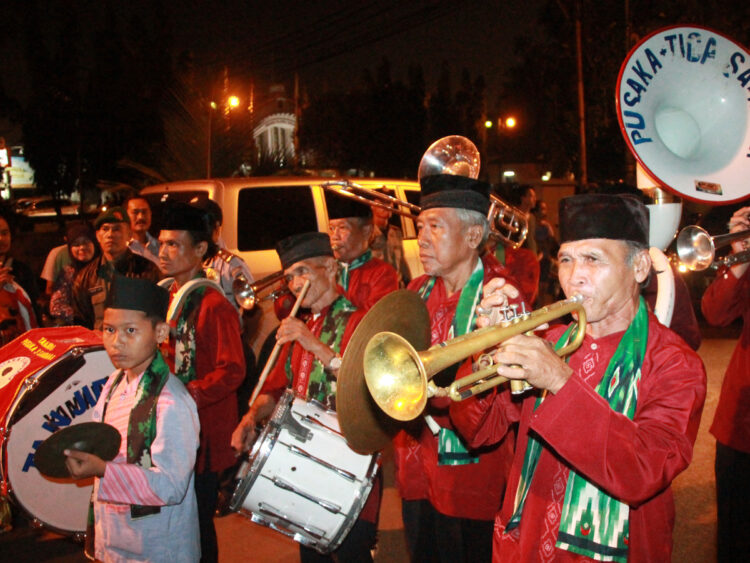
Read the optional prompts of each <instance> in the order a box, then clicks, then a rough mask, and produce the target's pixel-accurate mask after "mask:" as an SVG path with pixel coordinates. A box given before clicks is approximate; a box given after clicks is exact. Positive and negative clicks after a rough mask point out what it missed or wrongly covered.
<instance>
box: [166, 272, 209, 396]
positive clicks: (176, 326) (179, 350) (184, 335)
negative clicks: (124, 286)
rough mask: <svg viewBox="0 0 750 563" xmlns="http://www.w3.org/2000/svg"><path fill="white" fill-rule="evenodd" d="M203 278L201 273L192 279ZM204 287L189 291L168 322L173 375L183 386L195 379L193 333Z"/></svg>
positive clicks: (204, 290) (204, 291)
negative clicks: (172, 344) (178, 309)
mask: <svg viewBox="0 0 750 563" xmlns="http://www.w3.org/2000/svg"><path fill="white" fill-rule="evenodd" d="M203 277H205V276H204V275H203V273H202V272H201V273H200V274H199V275H197V276H196V277H195V278H194V279H197V278H203ZM205 294H206V286H200V287H197V288H196V289H194V290H193V291H191V292H190V293H189V294H188V296H187V298H186V299H185V304H184V305H183V306H182V309H181V310H180V311H179V313H178V315H177V317H176V318H175V319H173V320H171V321H170V323H169V324H170V327H169V328H170V339H172V338H174V374H175V375H176V376H177V378H178V379H179V380H180V381H182V382H183V383H184V384H185V385H187V384H188V383H189V382H191V381H193V380H194V379H196V377H197V376H198V375H197V372H196V367H195V351H196V342H195V331H196V325H197V324H198V314H199V313H200V310H201V303H202V302H203V297H204V296H205Z"/></svg>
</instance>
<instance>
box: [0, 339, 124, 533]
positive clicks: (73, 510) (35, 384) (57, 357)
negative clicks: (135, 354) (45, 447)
mask: <svg viewBox="0 0 750 563" xmlns="http://www.w3.org/2000/svg"><path fill="white" fill-rule="evenodd" d="M113 370H114V367H113V366H112V362H110V360H109V357H108V356H107V353H106V352H105V350H104V348H103V346H102V343H101V337H100V336H99V334H98V333H95V332H93V331H90V330H88V329H85V328H81V327H61V328H40V329H34V330H30V331H28V332H26V333H25V334H23V335H21V336H20V337H18V338H16V339H15V340H14V341H13V342H11V343H9V344H8V345H6V346H4V347H3V348H2V349H0V485H1V486H2V490H1V491H0V492H1V493H2V494H3V496H7V497H8V498H10V499H11V500H12V501H13V502H14V503H15V504H16V505H17V506H19V507H20V508H21V509H23V510H24V511H25V512H26V513H28V514H29V515H30V516H31V517H32V518H33V521H34V522H35V523H36V524H39V525H43V526H45V527H47V528H50V529H52V530H54V531H57V532H62V533H68V534H74V533H78V532H81V533H82V532H85V530H86V519H87V516H88V505H89V501H90V498H91V489H92V486H93V479H88V480H85V481H75V480H73V479H50V478H47V477H44V476H43V475H42V474H41V473H39V471H38V470H37V469H36V467H35V466H34V452H35V451H36V448H37V447H38V446H39V444H41V443H42V441H44V440H45V439H46V438H48V437H49V436H50V435H51V434H52V433H53V432H55V431H56V430H58V429H60V428H64V427H66V426H69V425H71V424H78V423H81V422H89V421H90V420H91V415H92V412H93V407H94V405H95V404H96V401H97V399H98V398H99V395H100V393H101V390H102V387H104V384H105V383H106V381H107V377H109V374H110V373H112V371H113Z"/></svg>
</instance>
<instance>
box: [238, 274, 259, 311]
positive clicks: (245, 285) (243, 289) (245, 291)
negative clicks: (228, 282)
mask: <svg viewBox="0 0 750 563" xmlns="http://www.w3.org/2000/svg"><path fill="white" fill-rule="evenodd" d="M232 293H233V294H234V298H235V300H236V301H237V304H238V305H239V306H240V307H242V308H243V309H245V310H246V311H249V310H250V309H252V308H253V307H255V305H256V304H257V303H258V299H257V296H256V295H255V289H254V288H253V286H252V285H251V284H250V282H249V281H247V278H246V277H245V276H244V275H242V274H240V275H238V276H237V277H236V278H235V279H234V281H233V282H232Z"/></svg>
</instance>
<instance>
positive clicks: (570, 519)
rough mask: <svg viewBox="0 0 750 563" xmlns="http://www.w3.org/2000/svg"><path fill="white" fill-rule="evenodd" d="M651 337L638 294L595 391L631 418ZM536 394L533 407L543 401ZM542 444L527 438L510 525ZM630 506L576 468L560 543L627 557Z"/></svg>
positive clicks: (591, 553) (600, 556) (597, 554)
mask: <svg viewBox="0 0 750 563" xmlns="http://www.w3.org/2000/svg"><path fill="white" fill-rule="evenodd" d="M574 329H575V325H571V327H569V328H568V330H567V331H565V334H563V335H562V337H561V338H560V340H559V341H558V342H557V344H556V345H555V349H559V348H561V347H562V346H564V345H565V344H567V343H568V341H569V340H570V338H571V335H572V334H573V333H574V332H573V331H574ZM647 342H648V309H647V308H646V303H645V301H644V300H643V298H642V297H641V298H640V303H639V306H638V312H637V313H636V315H635V318H634V319H633V321H632V322H631V323H630V326H629V327H628V329H627V330H626V331H625V334H624V335H623V337H622V340H620V343H619V345H618V346H617V350H615V353H614V355H613V356H612V359H611V360H610V362H609V365H608V366H607V370H606V372H605V373H604V376H603V377H602V379H601V381H600V382H599V384H598V385H597V386H596V392H597V393H599V395H601V396H602V397H604V398H605V399H606V400H607V401H608V402H609V405H610V407H612V410H613V411H615V412H619V413H622V414H624V415H625V416H627V417H628V418H630V419H631V420H632V418H633V416H634V415H635V408H636V402H637V399H638V384H639V382H640V380H641V366H642V365H643V359H644V357H645V354H646V344H647ZM542 399H543V397H542V396H540V397H539V398H537V401H536V404H535V405H534V409H536V408H537V407H538V406H539V405H540V404H541V402H542ZM541 450H542V444H541V442H540V441H539V440H538V439H537V438H536V437H535V436H533V435H531V436H530V437H529V442H528V445H527V447H526V455H525V456H524V462H523V466H522V468H521V478H520V480H519V482H518V489H517V493H516V508H515V512H514V513H513V516H512V517H511V519H510V521H509V522H508V525H507V526H506V530H512V529H513V528H516V527H517V526H518V525H519V524H520V521H521V517H522V513H523V506H524V502H525V501H526V496H527V494H528V492H529V488H530V485H531V481H532V479H533V477H534V470H535V469H536V465H537V463H538V461H539V456H540V454H541ZM629 517H630V507H629V506H628V505H627V504H625V503H623V502H621V501H618V500H617V499H615V498H613V497H611V496H610V495H608V494H607V493H606V492H604V491H603V490H602V489H600V488H599V487H597V486H596V485H594V484H593V483H591V482H590V481H588V480H587V479H585V478H584V477H583V476H581V475H579V474H578V473H576V472H575V471H573V470H572V469H571V470H570V473H569V475H568V484H567V487H566V489H565V499H564V500H563V507H562V514H561V517H560V529H559V531H558V537H557V543H556V547H558V548H560V549H564V550H567V551H571V552H573V553H578V554H580V555H584V556H586V557H590V558H592V559H595V560H597V561H617V562H621V563H625V562H626V561H627V559H628V542H629V540H630V538H629V528H628V524H629Z"/></svg>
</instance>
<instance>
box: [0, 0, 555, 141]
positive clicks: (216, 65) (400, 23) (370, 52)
mask: <svg viewBox="0 0 750 563" xmlns="http://www.w3.org/2000/svg"><path fill="white" fill-rule="evenodd" d="M53 4H56V3H55V2H53V3H49V4H48V3H45V2H42V3H40V5H41V6H44V7H49V6H52V5H53ZM103 4H104V3H102V2H100V1H99V0H73V1H72V2H69V3H66V4H63V5H72V6H74V9H75V10H76V11H77V13H78V14H79V16H80V19H81V22H82V25H83V27H84V28H86V29H87V31H91V30H98V29H103V28H104V26H105V24H104V20H103V14H104V10H103ZM11 5H12V6H13V8H15V9H11V11H10V17H9V19H8V21H7V22H6V24H5V26H4V27H5V29H6V31H7V33H6V34H5V35H4V36H3V38H2V39H1V40H0V41H1V42H0V48H2V50H3V53H4V55H3V58H4V59H6V60H7V61H9V62H8V64H4V65H3V67H4V68H5V71H4V73H3V77H2V81H3V86H4V88H5V92H6V94H7V95H8V96H10V97H14V98H16V99H19V100H21V102H22V103H23V102H24V101H25V99H26V98H27V97H28V94H29V86H28V83H27V80H26V76H25V67H24V61H23V56H22V51H21V49H20V45H21V43H22V41H21V33H22V31H21V25H20V24H21V21H22V20H21V17H22V10H23V5H24V2H22V1H19V2H15V1H14V2H11ZM111 5H112V7H113V9H114V10H115V12H116V13H117V15H118V25H119V26H120V28H121V29H122V30H123V33H124V34H125V35H126V36H127V35H128V33H132V32H131V31H128V29H129V24H128V23H127V22H128V21H129V20H130V19H131V17H132V15H133V14H134V13H135V14H138V13H146V11H151V10H152V8H153V3H152V2H150V1H148V0H132V1H130V2H112V3H111ZM165 5H166V6H167V10H168V17H167V21H166V22H164V25H165V26H166V28H167V29H170V30H171V32H172V35H173V38H174V50H175V53H174V54H175V55H176V54H177V53H179V52H180V51H182V50H185V49H187V50H190V51H192V53H193V55H194V61H195V69H196V75H197V76H199V77H201V78H202V79H209V80H210V81H212V82H214V83H215V84H220V83H221V76H222V70H223V67H224V65H225V64H226V65H228V67H229V69H230V83H240V84H243V85H244V84H249V83H250V82H251V81H252V82H253V83H254V84H255V85H256V91H259V90H260V89H262V88H264V87H265V86H267V85H269V84H271V83H273V82H277V81H278V82H282V83H285V84H286V85H287V86H288V87H290V86H291V85H292V83H293V80H294V74H295V72H296V73H298V75H299V77H300V83H301V85H302V87H303V88H304V89H306V90H307V92H308V93H310V94H312V93H314V92H315V91H317V90H319V89H326V88H330V89H336V88H338V87H340V85H342V84H349V83H352V82H353V83H354V84H358V83H359V82H360V81H361V77H362V74H363V71H364V70H365V69H369V70H371V71H372V72H374V71H375V69H376V67H377V66H378V65H379V64H380V62H381V61H382V59H383V57H387V58H388V60H389V61H390V64H391V76H392V78H393V80H404V81H405V80H406V78H407V69H408V66H409V65H410V64H421V65H422V68H423V71H424V75H425V79H426V82H427V88H428V91H429V90H431V89H434V87H435V86H436V81H437V76H438V74H439V72H440V68H441V64H442V63H443V61H445V62H446V63H447V64H448V65H449V68H450V70H451V78H452V84H453V87H454V88H455V87H456V86H457V85H458V83H459V80H460V75H461V70H462V68H466V69H468V70H469V72H470V74H471V77H472V79H473V78H475V77H476V76H478V75H479V74H482V75H483V76H484V78H485V80H486V81H487V83H488V100H489V101H490V102H492V101H494V100H495V99H496V98H497V91H498V89H499V87H500V83H501V82H502V78H503V77H502V73H503V71H504V70H505V69H507V68H508V67H509V66H510V65H511V64H513V63H514V62H515V59H514V58H513V45H514V41H515V39H516V38H522V37H523V36H525V35H527V34H529V33H531V32H532V30H533V24H534V21H535V19H536V14H537V11H538V10H539V7H540V6H541V5H542V0H525V1H523V2H502V1H499V0H496V1H491V2H472V1H460V0H458V1H454V2H450V3H448V2H428V1H423V0H416V1H411V2H403V1H401V0H396V1H393V0H391V1H379V2H364V1H360V2H346V1H338V2H335V1H330V0H323V1H315V2H290V1H283V0H282V1H277V2H247V1H245V2H242V1H238V0H223V1H222V0H218V1H212V2H208V1H204V0H181V1H179V2H178V1H169V0H168V1H165ZM49 14H50V17H48V20H47V21H46V22H45V23H43V25H42V26H41V27H40V29H39V30H38V37H39V41H40V42H47V43H48V44H50V45H54V38H55V34H56V21H55V18H54V17H51V14H52V9H51V8H50V11H49ZM8 129H9V124H7V123H4V122H3V121H1V120H0V130H5V131H7V130H8Z"/></svg>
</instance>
